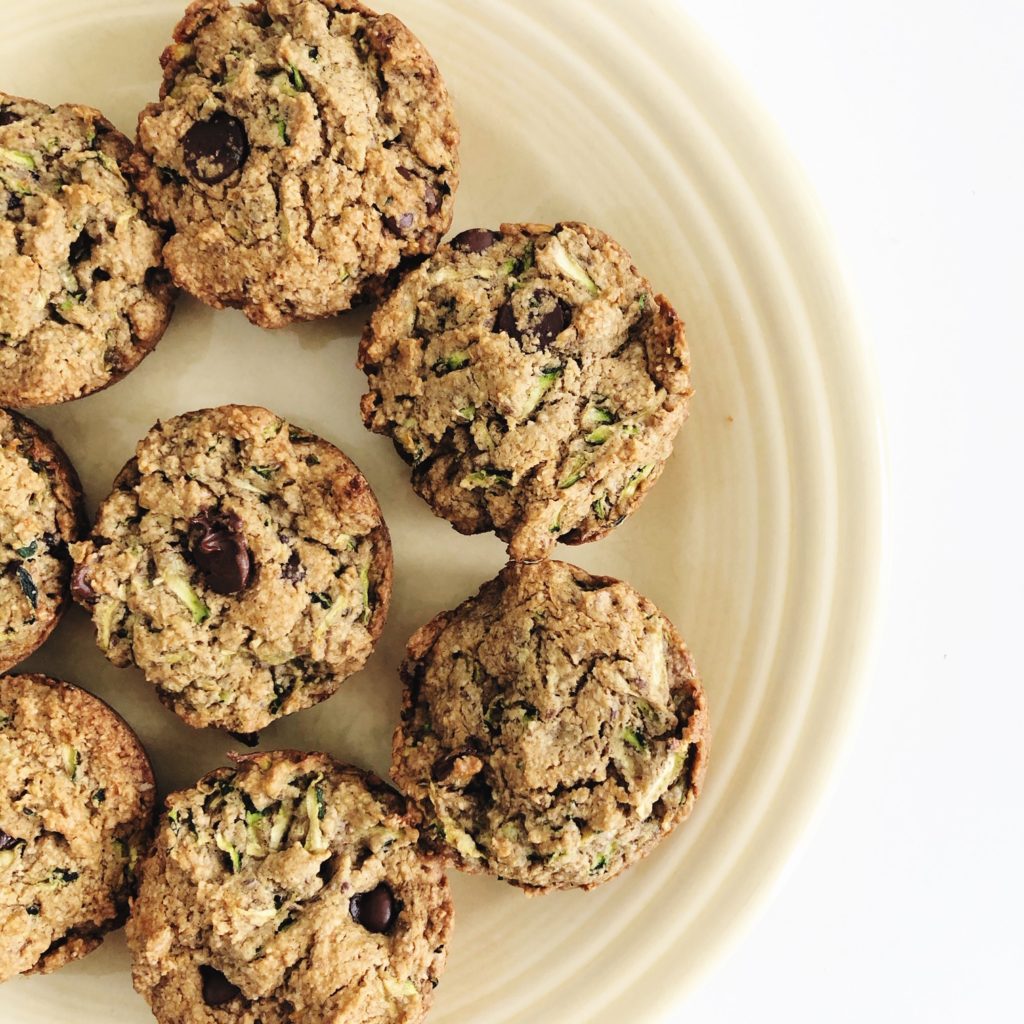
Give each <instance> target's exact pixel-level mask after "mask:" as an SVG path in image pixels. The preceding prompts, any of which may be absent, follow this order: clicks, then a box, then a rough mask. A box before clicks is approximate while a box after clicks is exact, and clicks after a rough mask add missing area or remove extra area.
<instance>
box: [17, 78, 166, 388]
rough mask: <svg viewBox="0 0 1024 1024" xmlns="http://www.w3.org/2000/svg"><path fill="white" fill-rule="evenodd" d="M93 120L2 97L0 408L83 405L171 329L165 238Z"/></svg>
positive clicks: (108, 136)
mask: <svg viewBox="0 0 1024 1024" xmlns="http://www.w3.org/2000/svg"><path fill="white" fill-rule="evenodd" d="M131 150H132V145H131V143H130V142H129V141H128V140H127V139H126V138H125V137H124V136H123V135H122V134H121V133H120V132H119V131H117V129H116V128H114V126H113V125H112V124H111V123H110V122H109V121H108V120H107V119H106V118H105V117H103V115H102V114H100V112H99V111H98V110H93V109H92V108H91V107H82V106H60V107H57V108H56V109H53V108H51V107H48V106H46V105H45V104H42V103H36V102H34V101H32V100H25V99H20V98H18V97H16V96H8V95H7V94H6V93H0V281H3V288H0V405H18V406H32V405H48V404H52V403H55V402H66V401H68V400H70V399H73V398H80V397H81V396H83V395H87V394H89V393H91V392H93V391H97V390H98V389H100V388H103V387H106V386H107V385H108V384H111V383H113V382H114V381H116V380H119V379H120V378H121V377H123V376H124V375H125V374H126V373H128V372H129V370H132V369H134V368H135V367H136V366H137V365H138V364H139V363H140V362H141V361H142V359H143V358H144V357H145V356H146V355H148V354H149V352H151V351H152V349H153V347H154V346H155V345H156V343H157V342H158V341H159V340H160V338H161V336H162V335H163V333H164V329H165V328H166V327H167V323H168V321H169V320H170V316H171V310H172V307H173V304H174V289H173V288H172V287H171V284H170V279H169V277H168V275H167V274H166V273H165V272H164V270H163V263H162V259H161V251H162V249H163V243H164V237H165V236H164V231H163V230H162V229H161V228H158V227H157V226H155V225H154V224H153V223H151V222H150V221H149V220H148V219H147V217H146V215H145V214H144V213H143V211H142V201H141V199H140V197H139V196H138V195H137V194H136V193H135V192H134V191H133V189H132V188H131V186H130V185H129V183H128V181H127V179H126V177H125V173H124V172H125V169H126V161H127V159H128V157H129V155H130V154H131Z"/></svg>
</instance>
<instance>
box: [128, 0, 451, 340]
mask: <svg viewBox="0 0 1024 1024" xmlns="http://www.w3.org/2000/svg"><path fill="white" fill-rule="evenodd" d="M174 38H175V40H176V41H175V43H174V44H172V45H171V46H169V47H168V48H167V49H166V50H165V51H164V54H163V57H162V58H161V64H162V65H163V70H164V78H163V85H162V86H161V89H160V101H159V102H158V103H155V104H151V105H150V106H148V107H146V109H145V110H143V112H142V114H141V115H140V117H139V131H138V144H137V150H136V154H135V158H134V161H133V165H134V168H135V177H136V181H137V183H138V185H139V188H140V189H141V190H142V191H143V192H144V193H145V195H146V197H147V200H148V202H149V207H150V210H151V211H152V213H153V215H154V216H155V217H157V218H159V219H160V220H162V221H166V222H168V223H170V224H173V226H174V230H175V234H174V237H173V238H171V240H170V242H169V243H168V245H167V250H166V253H165V258H166V260H167V265H168V267H169V268H170V270H171V273H172V274H173V275H174V279H175V280H176V281H177V283H178V284H179V285H181V287H183V288H185V289H186V290H187V291H189V292H191V294H193V295H195V296H196V297H197V298H198V299H201V300H202V301H203V302H205V303H208V304H209V305H211V306H216V307H218V308H221V307H224V306H235V307H239V308H241V309H242V310H243V312H244V313H245V315H246V316H247V317H248V318H249V319H250V320H251V321H252V322H253V323H255V324H258V325H260V326H261V327H282V326H284V325H286V324H289V323H291V322H293V321H295V320H309V319H313V318H317V317H325V316H329V315H332V314H334V313H338V312H340V311H342V310H346V309H349V308H350V307H351V306H352V305H353V304H354V303H356V302H358V301H360V300H361V299H363V298H366V297H372V296H375V295H377V294H378V292H379V291H380V289H381V288H382V287H383V285H384V283H385V282H386V281H387V279H388V277H389V275H391V274H392V272H393V271H394V270H395V269H396V268H397V267H398V266H399V265H400V264H402V263H403V262H407V261H410V260H415V259H417V258H422V257H423V256H425V255H427V254H428V253H431V252H433V251H434V249H436V248H437V245H438V242H439V241H440V240H441V238H442V237H443V235H444V233H445V232H446V231H447V230H448V227H449V225H450V224H451V218H452V207H453V202H454V199H453V196H454V192H455V189H456V188H457V187H458V183H459V157H458V147H459V131H458V128H457V127H456V124H455V118H454V114H453V111H452V104H451V101H450V99H449V97H448V93H447V90H446V89H445V85H444V82H443V81H442V79H441V76H440V74H439V73H438V70H437V67H436V66H435V65H434V62H433V60H432V59H431V57H430V55H429V54H428V53H427V52H426V50H425V49H424V48H423V46H422V44H421V43H420V42H419V40H418V39H416V37H415V36H414V35H413V34H412V33H411V32H410V31H409V30H408V29H407V28H406V27H405V25H403V24H402V22H400V21H399V20H398V19H397V18H395V17H393V16H392V15H390V14H383V15H379V14H375V13H374V12H373V11H371V10H370V9H369V8H367V7H364V6H363V5H362V4H360V3H358V2H356V0H257V2H255V3H251V4H248V5H247V6H244V7H232V6H231V4H230V2H229V0H197V2H195V3H193V4H192V5H191V6H190V7H189V8H188V10H187V11H186V13H185V16H184V18H183V19H182V20H181V22H180V23H179V24H178V26H177V28H176V29H175V32H174Z"/></svg>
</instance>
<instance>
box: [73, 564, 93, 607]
mask: <svg viewBox="0 0 1024 1024" xmlns="http://www.w3.org/2000/svg"><path fill="white" fill-rule="evenodd" d="M71 596H72V597H73V598H74V599H75V600H76V601H77V602H78V603H79V604H95V603H96V602H97V601H98V600H99V595H98V594H97V593H96V591H95V590H93V589H92V584H91V583H90V582H89V566H88V565H87V564H86V565H79V566H77V567H76V568H75V571H74V572H73V573H72V574H71Z"/></svg>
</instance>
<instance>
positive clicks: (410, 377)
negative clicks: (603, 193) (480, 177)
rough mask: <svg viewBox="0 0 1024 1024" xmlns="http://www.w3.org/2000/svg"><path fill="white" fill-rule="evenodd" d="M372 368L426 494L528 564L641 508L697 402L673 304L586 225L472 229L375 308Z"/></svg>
mask: <svg viewBox="0 0 1024 1024" xmlns="http://www.w3.org/2000/svg"><path fill="white" fill-rule="evenodd" d="M359 365H360V367H361V368H362V369H363V370H364V371H365V372H366V375H367V377H368V383H369V392H368V393H367V394H366V395H364V396H363V402H362V410H363V420H364V422H365V423H366V425H367V427H369V428H370V429H371V430H373V431H376V432H377V433H379V434H387V435H389V436H390V437H391V438H392V439H393V441H394V443H395V447H396V448H397V450H398V452H399V454H400V455H402V456H403V457H404V458H405V459H406V461H408V462H409V463H411V464H412V467H413V469H412V481H413V487H414V488H415V489H416V492H417V493H418V494H419V495H420V496H421V497H422V498H424V499H425V500H426V501H427V503H428V504H429V505H430V507H431V508H432V509H433V510H434V512H435V513H437V515H439V516H442V517H443V518H445V519H447V520H449V522H451V523H452V525H453V526H454V527H455V528H456V529H457V530H458V531H459V532H461V533H481V532H485V531H487V530H493V531H494V532H495V533H497V535H498V536H499V537H501V539H502V540H505V541H508V544H509V553H510V555H511V557H512V558H513V559H516V560H522V559H535V558H543V557H545V556H546V555H547V554H548V553H549V552H550V551H551V549H552V547H553V546H554V544H555V542H556V541H559V540H561V541H564V542H566V543H569V544H579V543H582V542H584V541H590V540H596V539H597V538H598V537H601V536H603V535H604V534H606V533H608V532H609V531H610V530H611V529H612V528H613V527H615V526H617V525H618V524H619V523H621V522H622V520H623V519H625V518H626V516H628V515H629V514H630V513H631V512H633V511H634V509H636V507H637V506H638V505H639V504H640V502H641V501H642V500H643V498H644V495H645V494H646V493H647V491H648V490H649V489H650V488H651V486H652V485H653V484H654V482H655V480H657V479H658V477H659V476H660V475H661V471H662V469H663V468H664V465H665V462H666V460H667V459H668V457H669V456H670V455H671V454H672V442H673V439H674V438H675V435H676V431H678V429H679V427H680V426H681V425H682V423H683V421H684V420H685V419H686V414H687V401H688V399H689V397H690V393H691V390H690V378H689V367H690V361H689V354H688V351H687V348H686V340H685V337H684V334H683V325H682V323H681V322H680V321H679V318H678V317H677V316H676V313H675V311H674V310H673V308H672V306H671V305H670V304H669V302H668V300H667V299H666V298H665V297H664V296H663V295H655V294H654V290H653V288H652V286H651V284H650V282H649V281H648V280H647V279H646V278H644V277H643V276H641V274H640V273H639V272H638V271H637V269H636V267H634V266H633V263H632V261H631V259H630V256H629V253H627V252H626V251H625V250H624V249H623V248H622V247H621V246H620V245H618V244H617V243H616V242H614V241H613V240H612V239H610V238H609V237H608V236H607V235H605V234H603V233H602V232H600V231H597V230H596V229H594V228H591V227H587V226H586V225H585V224H576V223H567V224H556V225H555V226H554V227H547V226H543V225H533V224H504V225H502V228H501V231H488V230H484V229H473V230H470V231H464V232H462V234H460V235H458V236H456V237H455V238H454V239H452V241H451V242H450V243H449V244H447V245H445V246H442V247H441V248H440V249H439V250H438V251H437V253H436V254H435V255H434V257H433V258H431V259H430V260H428V261H427V262H426V263H424V264H423V265H422V266H421V267H419V268H417V269H416V270H414V271H412V272H411V273H410V274H408V275H407V276H406V277H405V278H404V280H403V281H402V282H401V284H400V285H399V286H398V288H397V289H396V290H395V292H394V293H393V294H392V295H391V296H390V298H388V299H387V301H385V302H384V303H383V304H382V305H381V306H380V307H379V308H378V309H377V311H376V312H375V313H374V315H373V318H372V319H371V321H370V323H369V325H368V326H367V328H366V332H365V334H364V336H363V340H362V344H361V345H360V349H359Z"/></svg>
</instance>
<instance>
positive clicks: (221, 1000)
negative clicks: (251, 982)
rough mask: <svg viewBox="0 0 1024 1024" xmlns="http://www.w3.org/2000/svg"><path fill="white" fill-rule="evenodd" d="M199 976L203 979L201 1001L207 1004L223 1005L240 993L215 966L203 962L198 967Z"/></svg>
mask: <svg viewBox="0 0 1024 1024" xmlns="http://www.w3.org/2000/svg"><path fill="white" fill-rule="evenodd" d="M199 976H200V977H201V978H202V981H203V1002H204V1003H206V1005H207V1006H223V1005H224V1004H225V1003H230V1002H231V1000H232V999H237V998H238V997H239V996H240V995H241V994H242V990H241V989H240V988H239V987H238V986H237V985H232V984H231V982H230V981H228V979H227V978H225V977H224V975H223V974H221V972H220V971H218V970H217V969H216V968H215V967H208V966H207V965H206V964H203V965H202V966H201V967H200V968H199Z"/></svg>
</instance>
